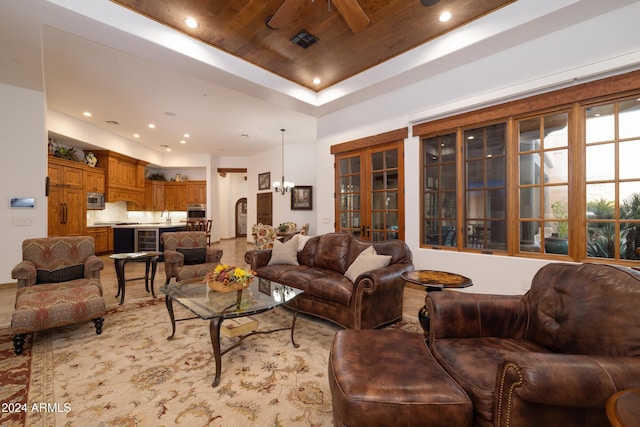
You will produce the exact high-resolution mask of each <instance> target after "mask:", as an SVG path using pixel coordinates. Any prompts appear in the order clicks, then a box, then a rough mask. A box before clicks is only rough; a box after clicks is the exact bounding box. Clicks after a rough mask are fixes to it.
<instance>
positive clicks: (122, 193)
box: [94, 150, 147, 208]
mask: <svg viewBox="0 0 640 427" xmlns="http://www.w3.org/2000/svg"><path fill="white" fill-rule="evenodd" d="M94 154H95V156H96V158H97V159H98V166H99V167H101V168H105V167H106V169H105V183H106V191H105V195H106V201H107V202H121V201H125V202H131V203H133V204H135V205H138V207H140V208H141V207H143V206H144V191H145V179H144V173H145V172H144V168H145V166H146V165H147V163H146V162H143V161H141V160H137V159H134V158H131V157H128V156H124V155H122V154H119V153H114V152H113V151H107V150H96V151H94Z"/></svg>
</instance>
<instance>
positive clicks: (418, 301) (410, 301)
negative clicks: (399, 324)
mask: <svg viewBox="0 0 640 427" xmlns="http://www.w3.org/2000/svg"><path fill="white" fill-rule="evenodd" d="M212 247H218V248H221V249H222V250H223V253H224V255H223V256H222V261H223V262H224V263H226V264H231V265H238V266H246V263H245V262H244V254H245V252H246V251H247V250H250V249H253V247H254V246H253V243H247V242H246V240H245V239H244V238H238V239H225V240H222V241H221V242H218V243H213V244H212ZM100 258H102V260H103V261H104V270H102V272H101V276H100V279H101V282H102V286H103V289H104V295H105V299H106V303H107V306H112V305H116V304H118V303H119V301H120V299H119V298H116V297H115V295H116V293H117V291H118V281H117V279H116V272H115V267H114V263H113V260H112V259H110V258H109V255H103V256H101V257H100ZM143 274H144V263H136V262H134V263H128V264H127V265H126V267H125V277H127V278H131V277H141V276H142V275H143ZM165 279H166V276H165V272H164V264H163V263H161V262H160V263H158V269H157V271H156V277H155V283H154V285H155V286H154V287H155V290H156V298H161V297H162V293H160V292H159V291H158V287H159V286H161V285H162V284H164V282H165ZM15 293H16V287H15V286H14V285H2V286H0V328H5V327H8V326H10V324H11V314H12V313H13V306H14V302H15ZM424 295H425V293H424V291H423V290H422V289H421V288H418V287H415V286H414V285H407V286H406V287H405V295H404V313H406V314H409V315H411V316H414V317H415V316H417V313H418V310H419V309H420V307H422V305H423V304H424ZM143 298H151V294H150V293H147V292H146V291H145V289H144V281H143V280H139V281H132V282H128V283H127V284H126V293H125V302H124V303H125V304H127V303H130V302H132V301H135V300H140V299H143Z"/></svg>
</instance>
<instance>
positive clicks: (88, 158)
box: [84, 151, 98, 168]
mask: <svg viewBox="0 0 640 427" xmlns="http://www.w3.org/2000/svg"><path fill="white" fill-rule="evenodd" d="M84 162H85V163H86V164H88V165H89V166H91V167H92V168H93V167H95V166H96V165H97V164H98V159H97V157H96V155H95V154H93V153H92V152H91V151H87V152H86V153H85V155H84Z"/></svg>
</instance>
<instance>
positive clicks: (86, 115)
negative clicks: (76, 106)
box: [82, 111, 91, 117]
mask: <svg viewBox="0 0 640 427" xmlns="http://www.w3.org/2000/svg"><path fill="white" fill-rule="evenodd" d="M82 115H83V116H85V117H91V113H90V112H88V111H85V112H84V113H82Z"/></svg>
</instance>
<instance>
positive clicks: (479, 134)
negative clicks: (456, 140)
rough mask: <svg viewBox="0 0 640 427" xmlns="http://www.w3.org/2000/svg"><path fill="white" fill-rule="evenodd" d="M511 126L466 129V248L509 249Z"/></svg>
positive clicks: (498, 125)
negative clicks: (507, 159) (508, 186)
mask: <svg viewBox="0 0 640 427" xmlns="http://www.w3.org/2000/svg"><path fill="white" fill-rule="evenodd" d="M506 130H507V126H506V124H505V123H500V124H495V125H491V126H486V127H481V128H476V129H470V130H465V131H464V136H463V139H464V153H465V157H466V158H465V163H464V166H465V177H466V179H465V188H464V191H465V204H466V209H465V221H464V224H465V229H466V244H465V246H466V247H469V248H481V249H498V250H506V248H507V244H506V242H507V241H506V238H507V228H506V226H507V204H506V203H507V199H506V188H507V175H506V173H507V164H506V154H507V150H506V146H507V142H506V141H507V135H506Z"/></svg>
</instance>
